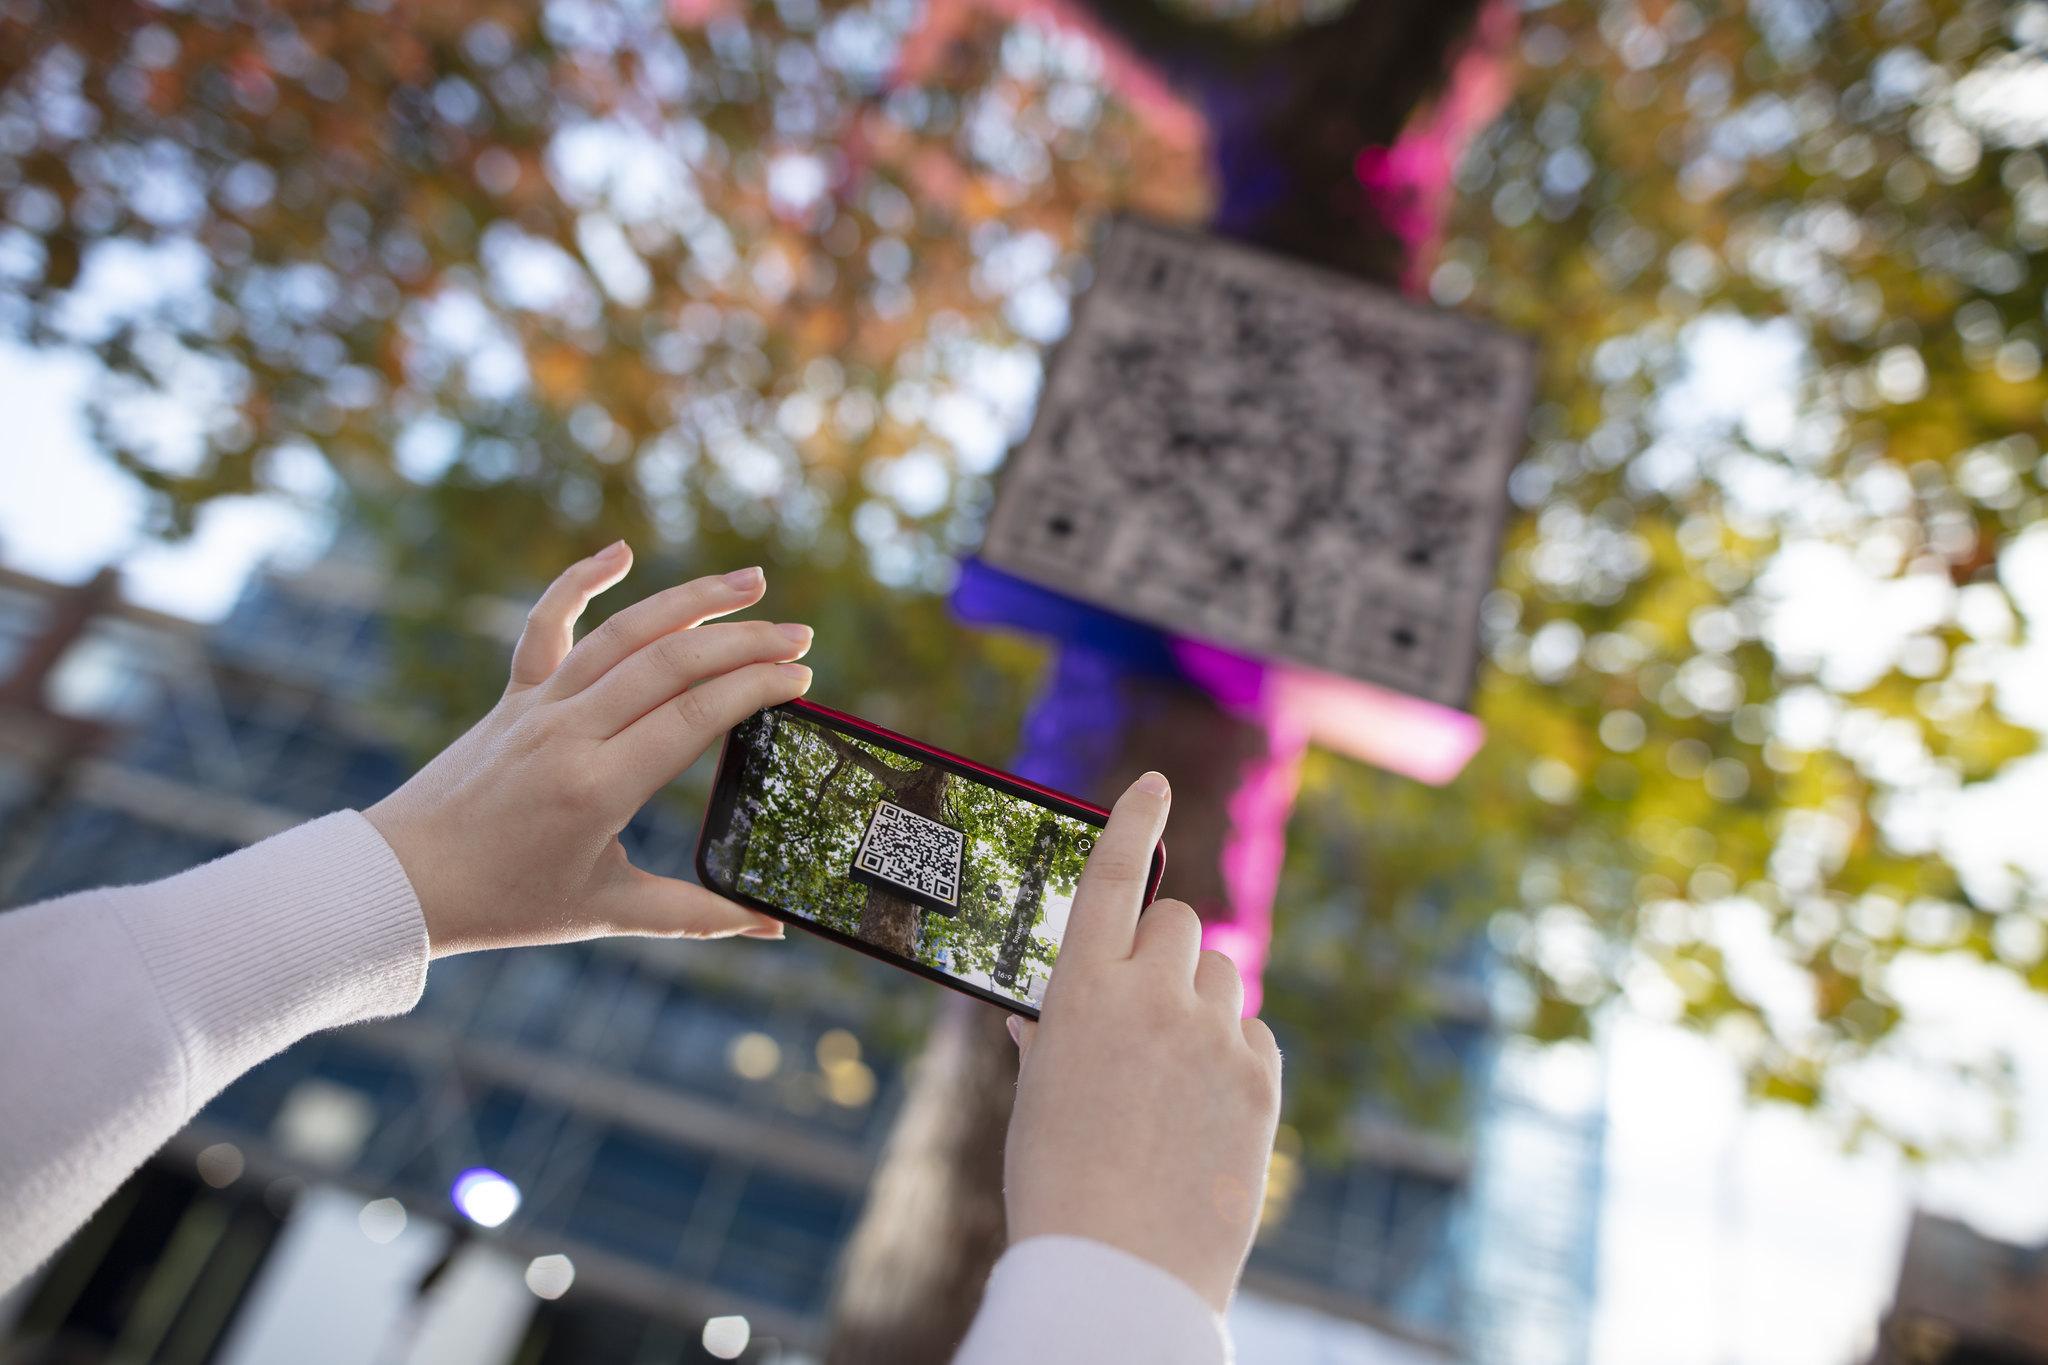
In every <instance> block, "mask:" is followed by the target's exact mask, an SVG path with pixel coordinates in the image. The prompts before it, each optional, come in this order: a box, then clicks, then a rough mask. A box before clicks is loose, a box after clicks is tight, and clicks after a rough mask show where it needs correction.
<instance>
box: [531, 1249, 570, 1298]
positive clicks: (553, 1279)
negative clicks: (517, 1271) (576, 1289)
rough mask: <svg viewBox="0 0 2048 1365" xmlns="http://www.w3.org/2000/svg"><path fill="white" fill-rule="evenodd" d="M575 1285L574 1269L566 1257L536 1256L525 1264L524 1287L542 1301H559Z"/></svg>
mask: <svg viewBox="0 0 2048 1365" xmlns="http://www.w3.org/2000/svg"><path fill="white" fill-rule="evenodd" d="M574 1283H576V1267H575V1265H574V1263H572V1262H571V1261H570V1260H569V1258H568V1257H567V1256H536V1257H534V1258H533V1259H532V1260H531V1261H528V1262H527V1263H526V1287H527V1288H528V1289H531V1290H532V1291H533V1292H534V1293H535V1294H536V1295H538V1296H539V1297H541V1298H543V1299H559V1298H561V1297H562V1295H564V1294H566V1293H568V1292H569V1286H570V1285H572V1284H574Z"/></svg>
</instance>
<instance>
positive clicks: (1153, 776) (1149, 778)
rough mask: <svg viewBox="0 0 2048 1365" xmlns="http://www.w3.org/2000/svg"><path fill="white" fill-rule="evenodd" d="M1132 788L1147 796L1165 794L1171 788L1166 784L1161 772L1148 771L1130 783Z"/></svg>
mask: <svg viewBox="0 0 2048 1365" xmlns="http://www.w3.org/2000/svg"><path fill="white" fill-rule="evenodd" d="M1131 786H1132V788H1133V789H1134V790H1137V791H1141V792H1143V793H1145V795H1147V796H1165V795H1166V794H1167V793H1168V791H1170V790H1171V789H1170V788H1169V787H1168V786H1167V785H1166V777H1165V775H1164V774H1163V773H1152V772H1148V773H1146V774H1144V775H1143V776H1142V777H1140V778H1139V779H1138V780H1137V781H1136V782H1133V783H1132V784H1131Z"/></svg>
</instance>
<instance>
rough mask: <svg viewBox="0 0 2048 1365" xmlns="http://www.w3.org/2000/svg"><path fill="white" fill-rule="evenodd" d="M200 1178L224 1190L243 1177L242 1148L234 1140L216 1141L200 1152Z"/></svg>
mask: <svg viewBox="0 0 2048 1365" xmlns="http://www.w3.org/2000/svg"><path fill="white" fill-rule="evenodd" d="M199 1178H200V1179H201V1180H204V1181H205V1182H206V1183H207V1184H209V1185H211V1186H213V1187H214V1188H215V1189H217V1190H224V1189H226V1188H227V1187H228V1186H230V1185H232V1184H234V1183H235V1182H236V1181H237V1180H240V1179H241V1178H242V1149H241V1148H239V1147H237V1146H235V1144H234V1143H232V1142H216V1143H214V1144H213V1145H212V1146H211V1147H208V1148H207V1149H206V1150H205V1151H203V1152H201V1153H200V1154H199Z"/></svg>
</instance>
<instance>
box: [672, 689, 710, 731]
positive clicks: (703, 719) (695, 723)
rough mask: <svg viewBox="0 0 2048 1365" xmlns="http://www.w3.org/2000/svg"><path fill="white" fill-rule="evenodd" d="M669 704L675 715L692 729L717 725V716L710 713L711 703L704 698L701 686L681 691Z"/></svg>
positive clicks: (707, 728)
mask: <svg viewBox="0 0 2048 1365" xmlns="http://www.w3.org/2000/svg"><path fill="white" fill-rule="evenodd" d="M671 705H673V706H674V707H675V709H676V715H677V717H678V718H679V719H681V721H682V722H683V724H684V725H686V726H688V727H689V728H690V729H692V730H712V729H716V728H717V726H718V718H717V717H716V716H714V715H713V714H712V713H711V703H710V702H708V701H706V700H705V699H704V692H703V689H701V688H695V687H693V688H691V689H690V690H689V691H687V692H684V693H681V694H680V695H678V696H677V697H676V699H675V701H674V702H673V703H671Z"/></svg>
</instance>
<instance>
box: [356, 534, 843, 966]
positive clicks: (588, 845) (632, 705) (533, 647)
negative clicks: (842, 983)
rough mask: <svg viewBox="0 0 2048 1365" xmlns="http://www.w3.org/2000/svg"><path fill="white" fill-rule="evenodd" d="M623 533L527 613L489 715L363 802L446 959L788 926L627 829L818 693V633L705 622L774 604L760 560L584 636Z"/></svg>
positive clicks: (637, 607) (620, 560) (624, 554)
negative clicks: (695, 768)
mask: <svg viewBox="0 0 2048 1365" xmlns="http://www.w3.org/2000/svg"><path fill="white" fill-rule="evenodd" d="M632 563H633V556H632V552H631V551H630V550H628V549H627V548H626V545H625V542H623V541H621V542H619V543H617V544H614V545H611V546H609V547H607V548H606V549H604V550H600V551H599V552H598V553H597V554H595V555H592V556H591V557H590V558H589V559H585V560H582V561H580V562H578V563H576V564H573V565H571V566H570V567H569V568H568V569H567V570H565V571H564V572H563V574H562V576H561V577H560V578H557V579H556V580H555V581H554V582H553V583H552V584H551V585H549V587H548V590H547V591H546V592H545V593H543V594H542V595H541V599H540V601H539V602H538V603H536V604H535V605H534V608H533V610H532V611H531V612H529V613H528V614H527V618H526V630H525V633H524V634H522V635H521V636H520V637H519V644H518V647H517V648H516V649H515V650H514V651H513V654H512V680H511V682H510V684H509V685H508V686H507V687H506V688H505V695H504V697H503V698H502V699H501V700H500V701H499V702H498V704H497V705H496V706H494V707H492V708H491V711H490V714H488V715H486V716H485V717H484V718H483V719H482V720H480V721H478V722H477V723H476V725H475V726H474V727H473V728H472V729H471V730H470V731H469V732H468V733H467V734H465V735H463V736H462V738H460V739H458V740H456V741H455V743H453V744H451V745H449V746H448V748H447V749H446V750H444V751H443V752H442V753H440V754H439V755H437V756H436V757H435V758H434V760H433V761H432V762H431V763H429V764H427V766H426V767H424V768H422V769H421V770H420V771H419V772H418V773H417V774H415V775H414V776H413V778H412V780H410V781H409V782H407V783H406V784H405V785H404V786H402V787H400V788H399V789H398V790H397V791H395V792H393V793H392V794H391V795H390V796H387V797H386V798H384V799H383V800H382V801H379V802H378V803H377V804H376V805H374V806H372V807H370V809H369V810H367V811H365V812H364V815H365V816H366V817H368V819H369V821H370V823H371V824H372V825H374V826H376V828H377V832H378V833H380V834H382V835H383V836H384V839H385V842H387V843H389V844H390V845H391V849H392V851H393V852H394V853H396V854H397V855H398V861H399V864H400V865H401V866H402V867H404V869H405V873H406V876H407V877H408V878H410V879H411V881H412V886H413V891H414V893H415V894H417V895H418V896H419V900H420V908H421V910H422V911H423V913H424V914H425V916H426V921H427V940H428V943H429V945H430V947H431V949H432V952H433V955H434V956H435V957H444V956H446V955H448V954H449V953H464V952H470V951H473V950H475V949H478V948H510V947H518V946H521V945H525V944H534V943H567V942H572V941H574V940H577V939H586V938H598V937H603V936H605V935H611V934H652V935H661V936H665V937H671V938H724V937H727V936H729V935H732V934H745V935H748V936H750V937H754V938H781V937H782V925H781V924H780V923H779V922H778V921H776V920H774V919H771V918H769V917H768V916H766V915H759V914H756V913H754V912H753V911H751V910H748V909H745V908H744V907H742V906H738V905H735V904H733V903H732V902H731V901H728V900H726V899H725V898H723V897H722V896H717V895H714V894H713V893H711V892H709V891H707V890H705V889H704V888H703V887H701V886H695V885H692V884H691V883H688V882H682V881H677V880H675V879H673V878H669V877H657V876H655V875H653V874H651V873H648V872H643V871H641V870H640V869H639V868H637V867H634V866H633V865H632V864H631V863H630V862H628V861H627V860H626V850H625V849H624V848H623V847H622V846H621V845H620V843H619V838H618V836H619V831H620V830H621V829H623V828H624V827H625V824H626V822H627V821H628V820H629V819H631V818H632V816H633V813H634V812H635V811H637V810H639V809H640V807H641V806H642V805H644V804H645V803H646V801H647V799H648V798H649V797H650V796H652V795H653V794H654V793H655V792H656V791H658V790H660V788H661V787H662V786H664V785H665V784H667V783H668V782H670V781H672V780H673V779H674V778H675V777H676V775H677V774H678V773H680V772H682V771H683V769H685V768H687V767H689V766H690V765H691V764H692V763H694V762H695V761H696V760H697V757H698V755H700V754H702V753H703V752H704V750H705V749H706V748H708V747H709V746H710V745H711V743H712V741H714V740H716V739H717V738H718V737H719V736H721V735H723V734H724V733H725V732H726V731H727V730H729V729H731V728H732V727H733V726H735V725H737V724H738V723H739V722H740V721H742V720H745V719H746V718H747V717H748V716H750V715H752V714H753V713H754V712H756V711H758V710H760V709H761V708H762V707H764V706H774V705H776V704H777V703H780V702H785V701H789V700H790V699H791V698H793V697H798V696H801V695H803V693H804V691H805V690H806V689H807V688H809V686H810V685H811V671H810V670H809V669H808V668H805V667H804V666H803V665H802V664H799V663H795V662H792V661H793V660H795V659H798V658H801V657H802V656H803V654H804V652H805V651H806V650H808V649H809V648H810V645H811V629H810V627H809V626H802V625H774V624H771V623H769V622H767V621H734V622H725V623H721V624H717V625H704V624H701V623H703V622H705V621H709V620H711V619H712V618H713V617H718V616H724V615H727V614H728V613H731V612H735V611H739V610H741V609H742V608H745V607H749V606H752V605H753V604H754V603H756V602H758V601H760V599H761V594H762V593H763V592H764V591H765V590H766V587H767V582H766V579H765V578H764V576H763V575H762V573H761V571H760V570H759V569H740V570H738V571H736V572H734V573H729V574H726V575H725V576H724V577H722V578H700V579H697V580H695V581H694V582H690V583H685V584H683V585H681V586H680V587H675V588H670V589H668V590H667V591H665V592H659V593H656V594H655V595H654V596H652V597H649V598H647V599H646V600H645V601H642V602H637V603H635V604H634V605H632V606H630V607H627V608H625V609H624V610H623V611H620V612H619V613H618V614H617V615H615V616H613V617H612V618H611V619H610V620H608V621H606V622H605V623H604V624H603V625H601V626H599V627H598V628H597V629H596V630H593V631H591V632H590V634H589V635H587V636H585V637H584V638H583V639H582V640H581V641H579V642H576V643H575V644H574V645H573V647H572V644H571V641H572V639H573V636H572V630H573V628H574V626H575V624H576V618H577V617H579V616H581V615H582V614H583V608H584V607H585V606H586V605H587V604H588V603H589V602H590V599H591V598H593V597H595V596H596V595H597V594H598V593H600V592H603V591H604V590H605V589H606V588H609V587H611V586H612V585H613V584H614V583H617V582H618V581H619V580H620V579H621V578H623V577H625V575H626V570H627V569H629V568H630V567H632Z"/></svg>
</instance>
